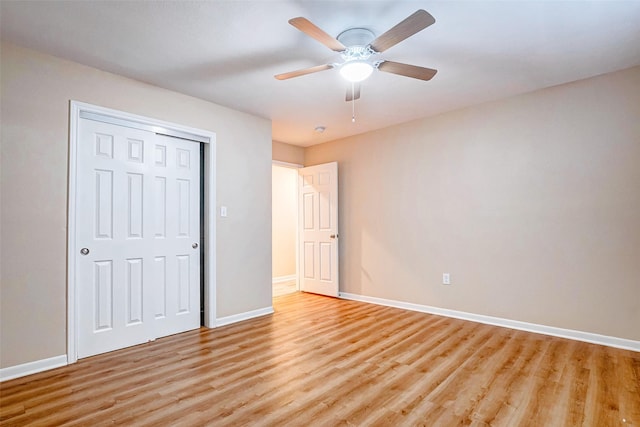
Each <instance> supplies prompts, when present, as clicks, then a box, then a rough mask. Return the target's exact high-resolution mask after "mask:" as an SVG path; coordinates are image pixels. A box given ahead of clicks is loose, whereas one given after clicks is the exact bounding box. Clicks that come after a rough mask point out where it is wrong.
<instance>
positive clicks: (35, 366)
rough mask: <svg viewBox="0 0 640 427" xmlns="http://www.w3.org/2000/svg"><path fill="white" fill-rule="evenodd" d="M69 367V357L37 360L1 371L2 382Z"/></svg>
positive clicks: (62, 356) (61, 356)
mask: <svg viewBox="0 0 640 427" xmlns="http://www.w3.org/2000/svg"><path fill="white" fill-rule="evenodd" d="M66 365H67V355H66V354H63V355H60V356H55V357H50V358H48V359H42V360H36V361H35V362H28V363H23V364H22V365H16V366H9V367H8V368H2V369H0V382H2V381H7V380H12V379H14V378H20V377H24V376H26V375H31V374H36V373H38V372H42V371H48V370H49V369H54V368H59V367H61V366H66Z"/></svg>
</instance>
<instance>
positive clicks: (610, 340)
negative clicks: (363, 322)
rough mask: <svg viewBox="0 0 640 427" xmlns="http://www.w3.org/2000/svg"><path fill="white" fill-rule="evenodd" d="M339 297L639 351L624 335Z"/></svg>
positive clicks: (345, 295) (638, 343)
mask: <svg viewBox="0 0 640 427" xmlns="http://www.w3.org/2000/svg"><path fill="white" fill-rule="evenodd" d="M340 298H343V299H348V300H353V301H361V302H368V303H371V304H378V305H385V306H388V307H395V308H402V309H405V310H411V311H420V312H422V313H429V314H436V315H439V316H445V317H454V318H456V319H462V320H470V321H472V322H478V323H486V324H488V325H494V326H502V327H504V328H511V329H518V330H521V331H527V332H535V333H538V334H544V335H552V336H554V337H561V338H568V339H572V340H576V341H584V342H588V343H592V344H600V345H606V346H609V347H616V348H621V349H625V350H632V351H638V352H640V341H634V340H629V339H625V338H617V337H610V336H607V335H600V334H594V333H590V332H582V331H575V330H572V329H563V328H556V327H553V326H545V325H538V324H535V323H527V322H521V321H518V320H510V319H503V318H500V317H492V316H484V315H482V314H473V313H467V312H464V311H457V310H449V309H446V308H439V307H431V306H428V305H421V304H413V303H409V302H402V301H395V300H388V299H384V298H376V297H369V296H365V295H357V294H350V293H346V292H340Z"/></svg>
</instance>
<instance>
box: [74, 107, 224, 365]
mask: <svg viewBox="0 0 640 427" xmlns="http://www.w3.org/2000/svg"><path fill="white" fill-rule="evenodd" d="M81 113H89V114H99V115H104V116H109V117H112V118H114V119H116V120H122V121H128V122H131V123H138V124H140V125H146V126H154V127H156V128H155V129H156V130H157V131H158V133H163V134H167V133H169V132H175V133H180V134H190V135H194V136H196V137H200V138H201V139H198V141H199V142H202V141H207V140H208V143H206V142H204V151H205V159H204V163H205V164H204V170H203V173H204V233H205V242H204V248H203V250H204V259H205V265H204V266H203V269H204V270H203V271H204V323H205V326H206V327H209V328H213V327H215V326H216V325H215V323H216V209H215V206H216V176H215V166H216V134H215V133H214V132H210V131H206V130H202V129H195V128H190V127H187V126H182V125H178V124H175V123H170V122H165V121H162V120H156V119H152V118H149V117H143V116H138V115H135V114H130V113H125V112H123V111H118V110H112V109H109V108H104V107H99V106H96V105H91V104H86V103H82V102H77V101H73V100H72V101H71V105H70V115H69V189H68V190H69V196H68V223H67V230H68V234H67V363H75V362H76V361H77V360H78V356H77V354H78V353H77V349H78V345H77V339H78V331H77V327H78V325H77V323H76V319H77V307H78V304H77V292H76V277H75V275H76V262H75V258H76V254H77V248H76V243H75V242H76V195H77V182H76V181H77V176H76V174H77V160H78V159H77V145H78V125H79V123H80V114H81ZM163 131H169V132H166V133H165V132H163ZM175 133H174V134H172V135H174V136H175ZM170 135H171V134H170Z"/></svg>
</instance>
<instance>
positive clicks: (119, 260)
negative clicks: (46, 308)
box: [76, 119, 200, 357]
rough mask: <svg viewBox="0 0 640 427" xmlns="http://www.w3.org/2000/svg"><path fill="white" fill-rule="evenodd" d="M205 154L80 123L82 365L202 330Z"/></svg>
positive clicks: (148, 135) (138, 133)
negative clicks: (165, 337)
mask: <svg viewBox="0 0 640 427" xmlns="http://www.w3.org/2000/svg"><path fill="white" fill-rule="evenodd" d="M198 150H199V146H198V144H196V143H190V142H186V141H182V140H178V139H175V140H174V139H171V138H161V137H158V136H157V135H156V134H154V133H152V132H148V131H142V130H137V129H131V128H127V127H122V126H117V125H113V124H108V123H102V122H98V121H93V120H87V119H81V120H80V126H79V142H78V168H77V174H78V176H77V198H76V199H77V212H76V217H77V233H76V236H77V237H76V238H77V241H76V247H77V248H78V251H79V252H78V254H76V257H77V262H76V265H77V269H78V270H77V277H78V281H77V289H78V357H87V356H91V355H94V354H99V353H104V352H107V351H111V350H116V349H119V348H124V347H128V346H131V345H135V344H140V343H143V342H146V341H150V340H153V339H155V338H157V337H159V336H163V335H168V334H171V333H176V332H181V331H184V330H187V329H194V328H197V327H198V326H199V324H200V323H199V306H200V304H199V301H200V296H199V291H200V286H199V268H200V248H199V247H197V248H193V247H192V244H193V243H198V244H199V235H200V231H199V223H200V221H199V203H200V201H199V197H200V189H199V183H200V180H199V168H200V162H199V156H198ZM186 171H189V172H188V173H187V172H186ZM194 177H195V178H194ZM185 215H188V217H185ZM187 240H189V241H188V243H187ZM187 318H188V319H189V320H188V321H186V320H185V319H187ZM169 324H170V325H169Z"/></svg>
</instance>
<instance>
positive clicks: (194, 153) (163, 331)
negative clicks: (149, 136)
mask: <svg viewBox="0 0 640 427" xmlns="http://www.w3.org/2000/svg"><path fill="white" fill-rule="evenodd" d="M199 150H200V144H198V143H195V142H190V141H186V140H181V139H178V138H171V137H168V136H161V135H158V136H157V138H156V141H155V143H154V147H153V172H152V175H153V177H152V179H153V184H152V187H153V190H152V192H153V208H152V211H153V218H154V220H153V232H152V237H153V268H152V270H153V285H152V288H153V318H154V320H155V322H154V323H155V330H156V335H157V336H158V337H163V336H167V335H171V334H176V333H179V332H184V331H188V330H191V329H195V328H197V327H199V326H200V151H199ZM194 246H195V247H194Z"/></svg>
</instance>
